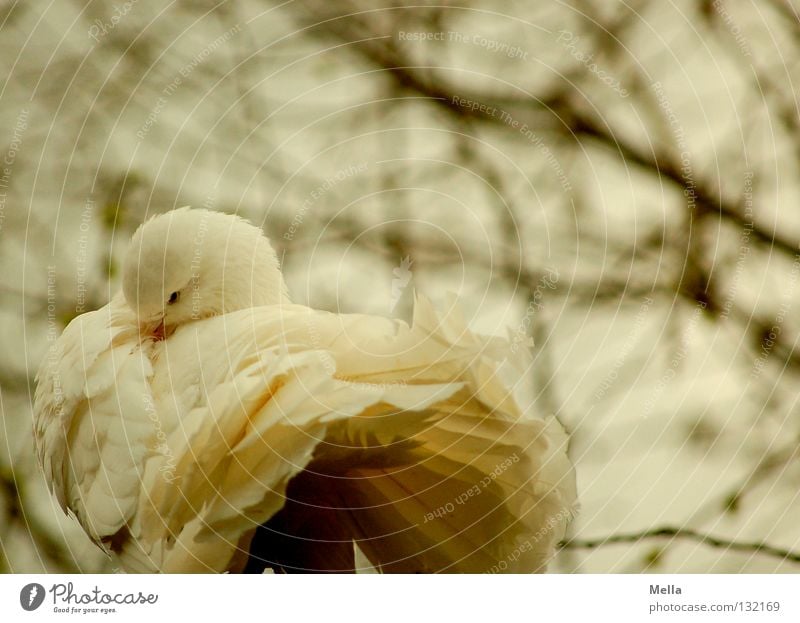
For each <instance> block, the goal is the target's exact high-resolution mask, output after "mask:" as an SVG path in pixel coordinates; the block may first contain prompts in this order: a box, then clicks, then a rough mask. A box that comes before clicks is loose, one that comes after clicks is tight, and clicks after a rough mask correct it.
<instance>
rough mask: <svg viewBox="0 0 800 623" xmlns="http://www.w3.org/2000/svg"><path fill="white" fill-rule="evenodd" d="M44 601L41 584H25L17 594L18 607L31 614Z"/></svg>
mask: <svg viewBox="0 0 800 623" xmlns="http://www.w3.org/2000/svg"><path fill="white" fill-rule="evenodd" d="M43 601H44V586H42V585H41V584H36V583H35V582H34V583H33V584H26V585H25V586H23V587H22V590H21V591H20V592H19V605H20V606H22V609H23V610H27V611H28V612H31V611H32V610H36V608H38V607H39V606H41V605H42V602H43Z"/></svg>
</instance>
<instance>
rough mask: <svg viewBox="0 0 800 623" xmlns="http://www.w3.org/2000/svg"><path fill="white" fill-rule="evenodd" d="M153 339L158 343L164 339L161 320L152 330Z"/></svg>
mask: <svg viewBox="0 0 800 623" xmlns="http://www.w3.org/2000/svg"><path fill="white" fill-rule="evenodd" d="M153 337H154V338H155V340H156V342H160V341H161V340H163V339H164V338H165V337H166V334H165V332H164V319H163V318H162V319H161V322H159V323H158V325H157V326H156V328H155V329H153Z"/></svg>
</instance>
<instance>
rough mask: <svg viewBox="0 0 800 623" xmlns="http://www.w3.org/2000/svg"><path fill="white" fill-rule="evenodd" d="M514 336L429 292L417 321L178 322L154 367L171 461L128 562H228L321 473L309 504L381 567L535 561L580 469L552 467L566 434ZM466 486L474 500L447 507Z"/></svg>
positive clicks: (183, 565)
mask: <svg viewBox="0 0 800 623" xmlns="http://www.w3.org/2000/svg"><path fill="white" fill-rule="evenodd" d="M508 346H509V343H508V341H506V340H498V339H496V338H482V337H479V336H475V335H474V334H472V333H471V332H469V331H468V330H467V329H466V326H464V325H463V323H462V322H461V321H460V320H458V319H457V316H456V315H453V316H452V318H451V317H448V318H447V319H443V318H442V317H440V316H438V315H437V314H436V313H435V312H434V311H433V309H432V308H431V307H430V306H429V305H428V304H427V303H426V302H424V301H418V304H417V312H416V314H415V322H414V325H413V326H412V327H409V326H408V325H405V324H404V323H401V322H397V321H392V320H387V319H382V318H377V317H372V316H359V315H337V314H327V313H323V312H315V311H312V310H309V309H308V308H305V307H302V306H296V305H283V306H270V307H263V308H255V309H250V310H242V311H240V312H234V313H230V314H226V315H225V316H222V317H217V318H211V319H207V320H203V321H200V322H196V323H192V324H191V325H187V326H185V327H182V328H180V329H179V330H178V331H177V332H176V333H175V334H174V335H173V336H172V337H170V338H169V339H168V340H167V341H166V342H165V343H163V345H162V348H163V352H161V353H160V354H159V355H157V357H156V362H155V365H154V373H153V376H154V379H155V380H154V386H153V393H154V398H155V400H156V403H157V404H158V405H159V407H158V409H157V410H158V412H159V413H166V412H168V411H169V409H170V405H169V404H167V403H173V404H174V403H179V404H178V405H177V412H176V416H177V417H176V418H175V420H174V421H175V426H174V427H172V428H171V427H169V426H168V427H166V428H167V437H168V439H167V443H166V445H167V446H168V453H167V454H168V458H165V457H154V458H151V459H150V460H149V461H148V467H147V469H146V471H145V474H144V477H143V486H144V488H145V494H143V495H142V496H141V498H140V509H139V512H138V513H137V516H136V521H135V523H134V526H133V530H134V535H133V536H134V537H135V538H134V539H133V540H132V543H135V544H136V545H135V548H136V551H133V549H132V550H131V551H129V552H123V559H127V560H128V564H130V565H131V566H135V565H136V564H138V563H137V561H140V562H141V561H145V562H142V565H141V567H142V568H148V567H151V568H152V567H155V568H160V569H162V570H166V571H169V570H175V571H191V570H195V571H207V570H217V571H221V570H225V569H227V568H229V567H230V566H231V562H232V560H233V559H234V558H235V557H236V555H237V551H238V550H239V549H240V548H241V547H245V548H246V545H247V540H248V538H249V537H250V536H252V534H253V532H254V530H255V528H256V527H257V526H259V525H261V524H263V523H265V522H266V521H267V520H269V519H270V518H271V517H273V516H274V515H275V514H276V513H277V512H278V511H279V510H280V509H281V508H282V507H284V506H285V505H286V504H287V499H286V496H287V487H288V484H289V482H290V480H291V479H292V478H293V477H295V476H297V475H298V474H300V473H301V472H303V473H310V472H313V473H314V474H318V475H320V476H321V477H324V478H326V479H328V481H327V482H328V485H329V486H328V487H327V488H326V489H327V490H326V492H325V496H324V500H319V501H316V502H315V501H314V500H305V501H303V502H302V503H303V504H305V505H309V504H311V505H315V504H316V505H317V506H319V507H320V508H322V507H325V508H334V509H335V510H336V511H337V513H338V515H341V521H343V522H345V524H346V525H347V526H348V528H349V530H350V533H351V534H352V535H353V538H355V539H358V540H359V545H360V546H361V547H362V549H363V551H364V552H365V553H366V554H367V556H368V557H369V558H370V560H371V562H372V563H373V564H374V565H376V566H377V567H380V568H383V569H385V570H476V569H481V570H487V569H488V568H489V567H490V566H491V565H490V564H489V563H490V562H491V563H493V564H499V563H500V561H501V560H503V556H516V559H515V560H513V561H510V562H511V563H513V564H512V567H513V568H517V567H525V568H526V569H528V570H532V569H536V568H539V567H541V566H542V563H543V561H544V560H545V559H546V557H547V556H548V555H549V553H550V551H551V550H552V547H551V546H552V543H553V541H554V540H555V539H556V538H557V536H558V532H559V530H561V529H562V528H563V524H564V523H565V522H566V518H567V515H568V514H569V512H571V505H572V499H571V498H570V486H571V485H570V484H569V482H566V481H568V480H569V479H570V478H573V476H572V474H571V471H570V469H571V468H569V463H568V461H566V458H565V457H564V461H562V462H561V463H559V465H558V467H559V469H561V472H563V473H557V472H558V470H557V469H554V468H553V466H554V465H555V463H557V461H551V459H550V457H551V455H552V456H558V457H560V456H561V455H563V453H564V448H563V447H556V445H555V444H554V442H553V439H554V437H553V436H551V435H550V434H549V432H548V430H549V427H548V425H547V424H546V423H545V422H544V420H542V419H540V418H536V417H533V416H529V415H528V414H527V413H524V412H523V410H522V408H521V406H520V404H519V402H518V401H517V400H516V399H515V397H514V388H513V387H511V386H509V384H508V383H507V382H506V381H504V380H502V379H501V374H500V371H499V370H500V369H501V368H503V367H504V364H502V363H501V362H502V360H503V356H504V352H506V354H507V351H508ZM506 376H507V375H506ZM165 461H169V463H170V474H172V475H173V477H164V470H163V466H164V462H165ZM548 470H549V472H548ZM550 472H552V473H550ZM476 487H477V488H478V489H476ZM471 489H472V490H473V493H472V494H471V495H470V494H469V490H471ZM478 490H479V491H480V493H479V494H477V493H476V491H478ZM462 494H463V495H464V496H466V497H465V498H464V500H470V503H469V504H467V503H463V502H462V503H461V504H460V507H459V511H460V512H459V513H458V514H457V515H458V516H457V517H455V518H454V517H450V516H448V517H442V516H441V515H442V512H443V511H441V510H440V507H442V508H444V509H445V511H446V510H447V509H448V508H449V505H453V506H454V505H455V504H456V503H457V500H458V499H459V498H461V497H462ZM562 509H566V510H563V511H562ZM462 510H463V512H461V511H462ZM340 511H341V512H340ZM560 512H563V514H562V515H559V513H560ZM428 515H431V518H429V519H428V520H427V521H426V517H427V516H428ZM548 520H549V521H550V522H551V524H552V525H551V526H550V527H548V528H547V530H546V531H545V532H543V533H542V534H540V535H539V537H537V538H538V541H537V542H536V543H533V542H532V543H531V544H529V545H525V543H523V542H522V540H523V536H524V535H530V536H533V535H532V534H531V530H532V528H533V527H536V529H537V530H538V529H540V528H541V526H542V525H544V524H545V523H546V522H547V521H548ZM439 544H443V545H441V546H439ZM131 547H132V548H134V545H131ZM517 547H522V548H527V549H523V551H522V552H520V553H515V552H514V550H515V548H517ZM531 552H533V553H531ZM126 557H127V558H126Z"/></svg>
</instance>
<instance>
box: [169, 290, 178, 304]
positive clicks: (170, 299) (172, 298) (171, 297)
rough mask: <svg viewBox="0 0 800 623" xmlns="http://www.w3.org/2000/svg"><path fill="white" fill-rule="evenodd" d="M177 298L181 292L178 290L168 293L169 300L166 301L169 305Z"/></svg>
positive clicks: (176, 300)
mask: <svg viewBox="0 0 800 623" xmlns="http://www.w3.org/2000/svg"><path fill="white" fill-rule="evenodd" d="M179 298H181V293H180V292H173V293H172V294H170V295H169V301H167V303H168V304H169V305H172V304H173V303H177V302H178V299H179Z"/></svg>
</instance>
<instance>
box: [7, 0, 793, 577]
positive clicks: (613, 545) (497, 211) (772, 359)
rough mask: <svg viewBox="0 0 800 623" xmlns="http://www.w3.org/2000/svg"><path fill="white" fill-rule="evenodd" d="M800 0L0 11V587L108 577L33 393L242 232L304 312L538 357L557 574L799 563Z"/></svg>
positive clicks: (321, 1) (80, 6) (69, 0)
mask: <svg viewBox="0 0 800 623" xmlns="http://www.w3.org/2000/svg"><path fill="white" fill-rule="evenodd" d="M799 9H800V3H797V2H794V0H793V1H792V2H790V1H789V0H737V1H736V2H733V1H729V0H714V1H706V0H696V1H687V2H680V3H673V2H643V1H635V0H629V1H619V2H617V1H613V2H607V1H600V0H596V1H588V0H583V1H578V0H569V1H560V0H548V1H545V2H530V1H527V2H523V1H517V2H511V1H509V2H503V3H497V2H488V1H487V2H476V1H471V0H460V1H458V2H450V1H448V0H437V2H435V3H428V2H425V1H424V0H422V1H420V0H417V1H415V2H414V3H413V6H412V3H410V2H404V1H399V0H396V1H391V0H382V1H379V2H367V1H366V0H364V1H346V0H345V1H341V0H339V1H336V2H329V1H325V0H302V1H291V0H290V1H288V2H277V1H276V2H270V1H269V0H243V1H240V2H230V1H228V2H225V1H223V2H219V3H215V2H207V1H197V2H191V3H189V2H180V3H179V2H172V3H163V2H155V1H154V0H138V1H136V0H128V1H127V2H122V1H121V0H119V1H116V2H107V1H94V2H88V3H87V2H83V1H77V0H75V1H73V0H63V1H61V2H58V3H56V2H53V3H34V2H15V1H13V0H12V1H5V2H2V3H0V58H2V59H3V61H2V63H0V77H1V82H0V85H1V86H0V262H2V267H3V270H2V271H1V272H0V340H2V347H1V348H0V412H2V426H0V570H2V571H4V572H29V573H30V572H41V571H45V570H46V571H78V570H80V571H108V570H110V566H109V564H108V562H107V561H106V560H105V558H104V556H103V555H102V554H101V553H100V552H99V550H97V549H96V548H95V547H93V546H92V545H91V543H90V542H89V541H88V539H87V538H86V537H85V536H83V533H82V531H81V530H80V528H79V527H78V525H77V523H75V522H73V521H72V520H71V519H68V518H66V517H64V516H63V514H62V513H61V511H60V509H59V508H58V507H57V505H56V504H55V503H54V501H53V500H51V498H50V496H49V495H48V493H47V492H46V489H45V486H44V481H43V478H42V476H41V473H40V471H39V469H38V467H37V465H36V462H35V458H34V452H33V442H32V433H31V402H32V396H33V389H34V386H35V385H34V376H35V373H36V369H37V367H38V365H39V362H40V361H41V359H42V357H43V356H44V353H45V351H46V349H47V347H48V345H49V343H50V341H52V340H53V339H55V338H56V336H57V335H58V334H59V333H60V331H61V330H62V328H63V327H64V326H65V325H66V323H68V322H69V321H70V320H71V319H72V318H73V317H75V316H76V315H77V314H79V313H82V312H84V311H89V310H91V309H95V308H97V307H100V306H102V305H104V304H105V303H106V302H107V301H108V299H109V298H110V296H111V295H112V294H113V293H114V292H115V291H116V290H117V288H118V287H119V262H120V257H121V255H122V254H123V253H124V251H125V246H126V244H127V241H128V239H129V238H130V235H131V234H132V233H133V231H134V230H135V228H136V227H137V226H138V225H139V224H140V223H141V222H142V220H143V219H145V218H146V217H147V216H149V215H152V214H155V213H158V212H163V211H166V210H169V209H172V208H175V207H179V206H183V205H193V206H205V207H207V208H210V209H214V210H223V211H226V212H232V213H238V214H240V215H242V216H245V217H247V218H249V219H251V220H252V221H253V222H255V223H257V224H260V225H262V226H263V228H264V230H265V232H266V233H267V234H268V235H269V236H270V237H271V239H272V240H273V242H274V244H275V246H276V248H277V250H278V254H279V256H280V257H281V258H282V262H283V268H284V271H285V273H286V276H287V281H288V283H289V287H290V290H291V294H292V297H293V299H294V300H295V301H296V302H299V303H303V304H308V305H311V306H314V307H318V308H323V309H329V310H333V311H340V312H352V311H359V312H368V313H375V314H382V315H386V316H392V317H397V318H403V319H409V318H410V314H411V303H412V298H413V292H414V291H415V290H416V291H419V292H423V293H425V294H426V295H427V296H429V297H430V298H432V299H434V301H443V300H445V298H446V296H447V295H448V293H449V292H455V293H457V294H458V295H459V296H460V297H461V299H462V301H463V305H464V308H465V310H466V314H467V315H468V317H469V318H470V322H471V324H472V326H473V327H474V328H475V329H477V330H480V331H483V332H486V333H495V334H500V335H507V334H510V335H511V336H512V339H514V340H517V341H519V342H523V341H524V342H527V340H528V338H531V337H532V338H533V339H534V341H535V347H534V350H535V356H536V365H535V374H534V375H533V376H532V378H531V379H530V382H531V383H534V384H535V387H536V391H537V395H538V402H537V403H538V405H539V407H540V408H541V410H542V411H543V412H546V413H555V414H557V415H558V416H559V417H560V418H561V420H562V421H563V422H564V424H565V425H566V426H567V427H568V429H569V430H570V431H571V434H572V443H571V449H570V452H571V456H572V459H573V461H574V462H575V464H576V466H577V473H578V486H579V497H580V501H581V507H582V510H581V513H580V515H579V516H578V517H577V519H576V520H575V521H574V522H573V524H572V526H571V528H570V532H569V534H568V535H567V539H566V540H565V542H564V543H563V545H562V548H561V549H560V550H559V552H558V554H557V557H556V559H555V561H554V564H553V565H552V570H553V571H556V572H642V571H655V572H679V573H680V572H693V573H697V572H710V571H713V572H797V571H800V521H798V519H799V518H800V460H798V458H799V457H798V452H799V451H800V450H799V448H800V407H799V406H798V403H797V401H798V396H799V394H798V379H799V378H800V374H799V373H800V347H798V337H800V325H799V323H798V320H797V318H798V314H797V311H798V303H800V300H799V299H800V289H798V288H797V285H798V284H797V281H798V275H799V274H800V255H799V254H798V251H800V210H798V199H799V198H800V176H799V175H798V172H799V171H800V148H799V147H798V146H800V108H798V102H797V97H796V92H797V86H796V85H795V82H796V81H797V83H798V85H800V17H798V10H799Z"/></svg>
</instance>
